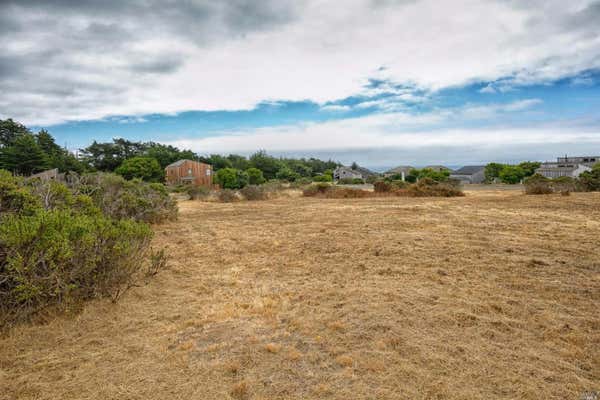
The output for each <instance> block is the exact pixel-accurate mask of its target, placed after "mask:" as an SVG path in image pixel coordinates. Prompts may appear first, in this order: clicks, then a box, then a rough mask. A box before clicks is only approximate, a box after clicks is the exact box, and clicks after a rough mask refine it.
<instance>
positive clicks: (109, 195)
mask: <svg viewBox="0 0 600 400" xmlns="http://www.w3.org/2000/svg"><path fill="white" fill-rule="evenodd" d="M68 186H69V187H70V188H71V190H72V191H73V192H74V193H82V194H86V195H88V196H90V197H91V198H92V199H93V201H94V204H95V205H96V206H97V207H99V208H100V210H101V211H102V213H103V214H104V215H106V216H108V217H110V218H116V219H123V218H132V219H134V220H136V221H143V222H149V223H157V222H161V221H164V220H168V219H174V218H176V216H177V203H176V202H175V200H173V199H172V198H171V196H169V193H168V191H167V189H166V188H165V186H164V185H163V184H160V183H146V182H142V181H140V180H137V179H134V180H131V181H128V180H125V179H124V178H122V177H120V176H118V175H114V174H108V173H95V174H87V175H82V176H71V177H70V179H69V184H68Z"/></svg>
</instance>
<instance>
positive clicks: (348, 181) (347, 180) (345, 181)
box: [337, 178, 353, 185]
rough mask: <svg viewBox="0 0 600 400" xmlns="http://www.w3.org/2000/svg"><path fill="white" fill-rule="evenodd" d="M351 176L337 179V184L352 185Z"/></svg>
mask: <svg viewBox="0 0 600 400" xmlns="http://www.w3.org/2000/svg"><path fill="white" fill-rule="evenodd" d="M352 180H353V179H352V178H341V179H338V180H337V184H338V185H352Z"/></svg>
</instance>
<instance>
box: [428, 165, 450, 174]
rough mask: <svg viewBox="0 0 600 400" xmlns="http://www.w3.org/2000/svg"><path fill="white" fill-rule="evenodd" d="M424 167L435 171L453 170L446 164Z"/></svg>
mask: <svg viewBox="0 0 600 400" xmlns="http://www.w3.org/2000/svg"><path fill="white" fill-rule="evenodd" d="M423 169H431V170H433V171H435V172H444V171H448V172H452V169H451V168H448V167H446V166H444V165H428V166H426V167H425V168H423Z"/></svg>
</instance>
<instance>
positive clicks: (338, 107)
mask: <svg viewBox="0 0 600 400" xmlns="http://www.w3.org/2000/svg"><path fill="white" fill-rule="evenodd" d="M351 109H352V108H351V107H350V106H342V105H336V104H330V105H327V106H323V107H321V111H328V112H346V111H350V110H351Z"/></svg>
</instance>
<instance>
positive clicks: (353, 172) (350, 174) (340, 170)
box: [333, 165, 377, 181]
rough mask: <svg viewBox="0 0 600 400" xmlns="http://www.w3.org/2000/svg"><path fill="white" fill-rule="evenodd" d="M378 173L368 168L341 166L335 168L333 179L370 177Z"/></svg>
mask: <svg viewBox="0 0 600 400" xmlns="http://www.w3.org/2000/svg"><path fill="white" fill-rule="evenodd" d="M376 175H377V174H376V173H375V172H373V171H371V170H368V169H367V168H363V167H356V168H354V169H352V168H350V167H345V166H343V165H342V166H340V167H337V168H336V169H334V170H333V180H335V181H339V180H340V179H364V180H366V179H368V178H370V177H372V176H376Z"/></svg>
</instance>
